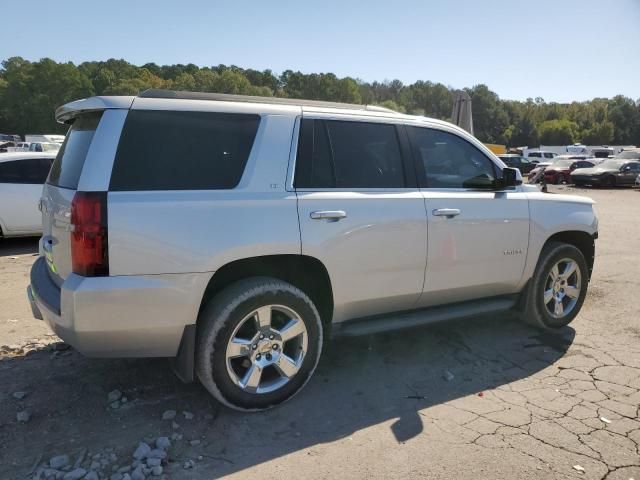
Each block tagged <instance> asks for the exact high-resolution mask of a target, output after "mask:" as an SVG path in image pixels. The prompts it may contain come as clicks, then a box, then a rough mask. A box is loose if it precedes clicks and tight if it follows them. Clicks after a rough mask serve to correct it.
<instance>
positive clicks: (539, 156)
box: [529, 152, 542, 158]
mask: <svg viewBox="0 0 640 480" xmlns="http://www.w3.org/2000/svg"><path fill="white" fill-rule="evenodd" d="M529 158H542V156H541V155H540V152H531V153H530V154H529Z"/></svg>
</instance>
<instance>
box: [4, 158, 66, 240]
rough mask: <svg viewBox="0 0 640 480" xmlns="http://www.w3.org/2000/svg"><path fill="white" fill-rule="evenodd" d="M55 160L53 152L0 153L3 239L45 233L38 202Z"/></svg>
mask: <svg viewBox="0 0 640 480" xmlns="http://www.w3.org/2000/svg"><path fill="white" fill-rule="evenodd" d="M54 158H55V154H52V153H31V152H10V153H3V154H0V236H3V237H17V236H30V235H40V234H42V215H41V214H40V212H39V211H38V202H39V200H40V197H41V195H42V185H43V184H44V181H45V179H46V178H47V175H48V174H49V169H50V168H51V163H52V162H53V159H54Z"/></svg>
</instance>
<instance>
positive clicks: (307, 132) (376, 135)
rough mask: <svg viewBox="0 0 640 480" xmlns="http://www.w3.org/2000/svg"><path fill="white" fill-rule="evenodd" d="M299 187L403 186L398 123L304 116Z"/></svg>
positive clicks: (298, 174)
mask: <svg viewBox="0 0 640 480" xmlns="http://www.w3.org/2000/svg"><path fill="white" fill-rule="evenodd" d="M296 163H297V168H296V177H295V185H296V187H297V188H403V187H404V186H405V177H404V168H403V165H402V155H401V154H400V144H399V142H398V136H397V133H396V127H395V126H393V125H386V124H381V123H365V122H342V121H334V120H303V121H302V125H301V133H300V141H299V144H298V158H297V162H296Z"/></svg>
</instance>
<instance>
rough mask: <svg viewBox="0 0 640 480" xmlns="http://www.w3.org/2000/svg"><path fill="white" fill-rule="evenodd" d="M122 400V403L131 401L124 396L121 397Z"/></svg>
mask: <svg viewBox="0 0 640 480" xmlns="http://www.w3.org/2000/svg"><path fill="white" fill-rule="evenodd" d="M120 401H121V402H122V403H127V402H128V401H129V399H128V398H127V397H122V398H121V399H120Z"/></svg>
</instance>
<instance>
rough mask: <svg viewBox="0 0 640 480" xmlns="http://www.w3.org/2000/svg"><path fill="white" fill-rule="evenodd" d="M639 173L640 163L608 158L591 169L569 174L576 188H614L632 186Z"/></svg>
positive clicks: (581, 169) (579, 169) (577, 170)
mask: <svg viewBox="0 0 640 480" xmlns="http://www.w3.org/2000/svg"><path fill="white" fill-rule="evenodd" d="M639 173H640V161H638V160H625V159H624V158H615V157H614V158H610V159H608V160H605V161H604V162H602V163H601V164H599V165H596V166H595V167H592V168H578V169H576V170H574V171H573V172H572V173H571V182H572V183H573V184H575V185H576V186H580V185H594V186H602V185H605V186H608V187H615V186H617V185H633V184H634V182H635V179H636V177H637V176H638V174H639Z"/></svg>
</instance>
